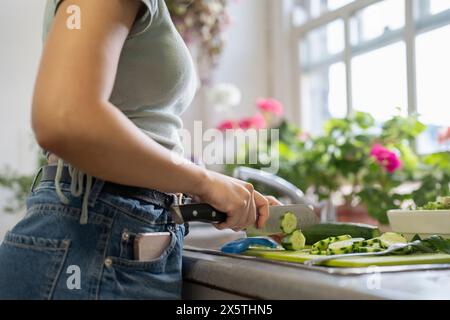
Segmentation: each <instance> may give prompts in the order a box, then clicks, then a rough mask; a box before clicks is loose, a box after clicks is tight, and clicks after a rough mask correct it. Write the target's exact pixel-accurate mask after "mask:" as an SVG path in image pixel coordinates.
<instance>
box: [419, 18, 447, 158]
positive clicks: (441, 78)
mask: <svg viewBox="0 0 450 320" xmlns="http://www.w3.org/2000/svg"><path fill="white" fill-rule="evenodd" d="M449 37H450V26H447V27H443V28H440V29H437V30H433V31H430V32H428V33H424V34H422V35H420V36H418V37H417V42H416V45H417V103H418V111H419V114H420V115H421V120H422V121H423V122H424V123H426V124H427V125H428V130H427V131H426V132H425V133H424V134H423V135H422V136H421V137H420V139H419V143H418V147H419V151H420V152H422V153H431V152H436V151H439V150H449V147H450V146H449V145H448V144H440V143H439V132H440V131H441V130H442V128H446V127H450V90H449V86H448V83H449V82H450V60H449V58H448V57H450V47H449V46H448V43H447V39H449ZM430 48H432V50H430Z"/></svg>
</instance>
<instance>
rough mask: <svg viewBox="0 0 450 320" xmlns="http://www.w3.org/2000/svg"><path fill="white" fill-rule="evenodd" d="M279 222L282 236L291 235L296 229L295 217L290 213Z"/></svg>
mask: <svg viewBox="0 0 450 320" xmlns="http://www.w3.org/2000/svg"><path fill="white" fill-rule="evenodd" d="M280 220H281V221H280V228H281V231H282V232H283V233H284V234H291V233H293V232H294V231H295V229H297V223H298V221H297V217H296V216H295V214H293V213H292V212H286V213H285V214H284V215H283V216H282V217H281V218H280Z"/></svg>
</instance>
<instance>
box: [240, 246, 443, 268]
mask: <svg viewBox="0 0 450 320" xmlns="http://www.w3.org/2000/svg"><path fill="white" fill-rule="evenodd" d="M244 254H245V255H248V256H253V257H258V258H264V259H269V260H277V261H285V262H294V263H303V262H305V261H307V260H311V259H316V258H321V257H323V256H316V255H310V254H307V253H304V252H293V251H277V250H260V249H258V250H248V251H246V252H245V253H244ZM447 263H449V264H450V255H448V254H440V253H432V254H413V255H407V256H386V257H352V258H345V259H344V258H342V259H337V260H330V261H328V262H326V263H324V265H326V266H328V267H342V268H363V267H371V266H380V267H381V266H401V265H414V264H447Z"/></svg>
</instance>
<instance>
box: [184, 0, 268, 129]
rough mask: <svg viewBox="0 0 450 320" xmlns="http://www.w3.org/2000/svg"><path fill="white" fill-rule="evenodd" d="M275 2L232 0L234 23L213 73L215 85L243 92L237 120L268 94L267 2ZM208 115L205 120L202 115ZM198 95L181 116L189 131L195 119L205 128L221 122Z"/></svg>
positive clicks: (252, 109) (231, 10)
mask: <svg viewBox="0 0 450 320" xmlns="http://www.w3.org/2000/svg"><path fill="white" fill-rule="evenodd" d="M270 1H274V0H242V1H231V2H230V3H231V4H230V9H229V10H230V14H231V16H232V18H233V23H232V25H231V26H230V27H229V29H228V31H227V37H228V43H227V45H226V47H225V51H224V52H223V55H222V57H221V59H220V65H219V66H218V68H217V69H215V70H214V73H213V82H214V83H221V82H227V83H233V84H235V85H236V86H237V87H238V88H239V89H240V90H241V91H242V98H243V99H242V104H241V106H240V108H237V109H236V111H237V114H236V117H237V118H239V117H242V116H248V115H252V114H253V113H254V112H255V110H256V109H255V101H256V99H258V98H260V97H266V96H269V95H270V94H271V88H270V84H271V82H270V81H269V70H268V69H269V68H270V63H269V59H270V52H269V49H270V47H269V44H270V43H269V29H270V19H268V17H269V9H268V8H269V6H268V4H269V2H270ZM206 114H207V115H208V116H207V117H206V118H205V115H206ZM221 116H222V115H220V114H216V113H215V112H214V110H213V109H212V108H211V107H210V106H208V105H207V104H206V102H205V101H204V99H202V94H201V93H200V94H199V97H197V99H196V101H195V102H194V104H193V105H192V107H191V108H190V109H189V110H188V111H187V113H186V114H185V115H184V120H185V126H186V128H187V129H192V122H193V121H194V120H204V122H205V123H204V126H205V127H214V126H215V125H216V124H217V123H218V121H220V120H222V118H221Z"/></svg>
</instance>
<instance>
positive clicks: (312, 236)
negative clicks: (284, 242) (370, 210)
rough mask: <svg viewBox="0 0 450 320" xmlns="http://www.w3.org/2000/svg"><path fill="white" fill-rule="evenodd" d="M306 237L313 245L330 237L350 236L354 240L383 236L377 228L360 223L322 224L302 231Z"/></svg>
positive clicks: (307, 242) (308, 242) (307, 241)
mask: <svg viewBox="0 0 450 320" xmlns="http://www.w3.org/2000/svg"><path fill="white" fill-rule="evenodd" d="M302 232H303V234H304V235H305V237H306V244H307V245H312V244H315V243H316V242H319V241H320V240H322V239H326V238H328V237H336V236H340V235H343V234H348V235H350V236H351V237H352V238H364V239H372V238H376V237H379V236H380V235H381V232H380V230H379V229H378V227H376V226H372V225H368V224H360V223H322V224H316V225H313V226H310V227H307V228H305V229H303V230H302Z"/></svg>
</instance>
